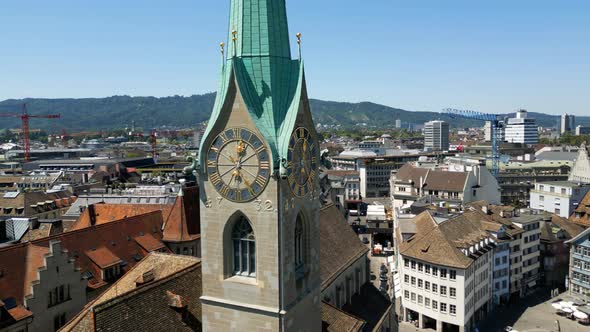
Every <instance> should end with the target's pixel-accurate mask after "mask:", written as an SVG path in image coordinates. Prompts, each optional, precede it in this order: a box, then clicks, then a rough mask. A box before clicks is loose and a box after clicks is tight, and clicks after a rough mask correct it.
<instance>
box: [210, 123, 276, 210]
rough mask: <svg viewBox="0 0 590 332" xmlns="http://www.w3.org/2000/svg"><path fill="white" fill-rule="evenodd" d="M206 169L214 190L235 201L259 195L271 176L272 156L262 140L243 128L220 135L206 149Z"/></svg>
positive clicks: (247, 199) (226, 131) (250, 198)
mask: <svg viewBox="0 0 590 332" xmlns="http://www.w3.org/2000/svg"><path fill="white" fill-rule="evenodd" d="M207 173H208V175H209V181H211V183H212V184H213V186H214V187H215V190H217V192H218V193H219V194H220V195H221V196H222V197H223V198H225V199H227V200H230V201H232V202H238V203H241V202H248V201H251V200H253V199H255V198H256V197H258V196H259V195H260V194H261V193H262V191H263V190H264V188H265V187H266V185H267V183H268V181H269V179H270V159H269V154H268V150H267V149H266V146H265V145H264V143H263V142H262V140H261V139H260V138H259V137H258V136H257V135H256V134H254V133H253V132H252V131H250V130H248V129H244V128H230V129H226V130H225V131H223V132H222V133H221V134H219V135H217V137H215V139H214V140H213V143H211V147H210V148H209V151H208V152H207Z"/></svg>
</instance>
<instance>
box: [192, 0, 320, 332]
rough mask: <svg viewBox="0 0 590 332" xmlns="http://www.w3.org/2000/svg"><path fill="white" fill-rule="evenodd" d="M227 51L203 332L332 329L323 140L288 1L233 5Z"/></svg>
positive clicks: (211, 180) (218, 105)
mask: <svg viewBox="0 0 590 332" xmlns="http://www.w3.org/2000/svg"><path fill="white" fill-rule="evenodd" d="M300 37H301V35H300V34H297V38H298V43H300ZM225 46H227V47H225ZM221 47H222V53H223V54H224V61H223V65H222V68H221V77H220V84H219V90H218V93H217V100H216V102H215V106H214V109H213V113H212V115H211V119H210V121H209V124H208V127H207V129H206V131H205V134H204V136H203V140H202V142H201V148H200V156H199V164H200V168H199V183H200V188H201V196H200V197H201V202H200V204H201V246H202V275H203V296H202V297H201V302H202V308H203V313H202V317H203V328H204V330H205V331H306V332H307V331H321V327H322V323H321V304H320V303H321V301H320V284H321V282H320V265H319V255H320V247H319V246H320V243H319V242H320V240H319V209H320V202H319V184H318V166H319V162H318V161H319V142H318V138H317V133H316V132H315V129H314V125H313V120H312V118H311V112H310V108H309V100H308V97H307V89H306V84H305V75H304V70H303V61H302V60H301V58H300V57H299V58H298V59H292V58H291V45H290V44H289V32H288V25H287V14H286V8H285V0H231V9H230V25H229V38H228V41H227V44H225V43H222V44H221Z"/></svg>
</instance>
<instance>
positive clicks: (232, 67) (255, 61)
mask: <svg viewBox="0 0 590 332" xmlns="http://www.w3.org/2000/svg"><path fill="white" fill-rule="evenodd" d="M229 31H230V34H229V40H228V45H229V46H228V50H227V55H228V59H227V61H226V63H225V65H224V66H223V68H222V73H221V79H220V86H219V90H218V94H217V100H216V102H215V106H214V109H213V113H212V115H211V120H210V122H209V126H208V128H207V130H206V132H205V137H207V136H208V135H209V133H210V131H211V130H212V128H213V126H214V125H215V123H216V122H217V120H218V118H219V115H220V112H221V111H222V108H223V105H224V103H225V100H226V98H227V92H228V88H229V86H230V84H231V82H232V80H235V82H236V83H237V85H238V88H239V90H240V92H241V93H242V97H243V98H244V102H245V103H246V105H247V107H248V111H249V112H250V115H251V117H252V119H253V120H254V122H255V124H256V126H257V127H258V129H259V130H260V132H261V133H262V135H263V136H264V138H265V139H266V140H267V141H268V143H269V145H270V148H271V150H272V153H273V156H274V157H275V160H276V157H278V156H282V155H284V153H286V151H283V149H282V147H283V146H285V144H282V142H283V141H284V140H288V137H289V136H290V135H291V131H292V129H293V128H292V126H294V124H295V119H296V116H297V111H298V107H299V100H300V97H301V91H302V87H301V85H302V84H303V63H302V62H301V61H299V60H292V59H291V51H290V45H289V36H288V28H287V15H286V10H285V0H232V2H231V14H230V27H229ZM233 31H236V34H235V38H236V40H235V41H233V40H232V38H233V37H234V34H233V33H232V32H233ZM204 141H205V140H204ZM204 141H203V142H204ZM201 148H203V147H201ZM201 151H204V150H201ZM281 152H282V153H281ZM275 166H278V163H277V164H275Z"/></svg>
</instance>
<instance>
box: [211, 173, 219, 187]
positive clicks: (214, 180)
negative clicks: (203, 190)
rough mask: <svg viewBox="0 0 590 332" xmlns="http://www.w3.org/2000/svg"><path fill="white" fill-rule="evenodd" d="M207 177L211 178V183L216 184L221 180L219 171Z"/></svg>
mask: <svg viewBox="0 0 590 332" xmlns="http://www.w3.org/2000/svg"><path fill="white" fill-rule="evenodd" d="M209 179H210V180H211V183H213V184H214V185H218V184H219V183H220V182H221V176H219V173H217V172H215V173H213V174H211V175H209Z"/></svg>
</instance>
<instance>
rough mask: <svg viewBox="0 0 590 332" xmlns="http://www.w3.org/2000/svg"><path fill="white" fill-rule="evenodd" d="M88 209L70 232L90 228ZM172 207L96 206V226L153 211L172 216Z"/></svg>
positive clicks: (141, 205)
mask: <svg viewBox="0 0 590 332" xmlns="http://www.w3.org/2000/svg"><path fill="white" fill-rule="evenodd" d="M91 210H92V209H88V208H86V209H85V210H84V212H82V214H81V215H80V217H79V218H78V220H77V221H76V222H75V223H74V225H73V226H72V227H71V229H70V230H72V231H74V230H79V229H84V228H87V227H90V226H91V224H90V212H91ZM170 210H171V207H170V206H169V205H165V204H104V203H99V204H94V215H95V218H96V225H102V224H105V223H109V222H113V221H119V220H121V219H125V218H128V217H134V216H138V215H142V214H146V213H149V212H153V211H162V215H164V216H165V215H168V214H170Z"/></svg>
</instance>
